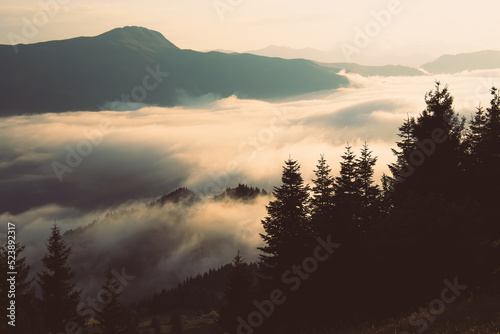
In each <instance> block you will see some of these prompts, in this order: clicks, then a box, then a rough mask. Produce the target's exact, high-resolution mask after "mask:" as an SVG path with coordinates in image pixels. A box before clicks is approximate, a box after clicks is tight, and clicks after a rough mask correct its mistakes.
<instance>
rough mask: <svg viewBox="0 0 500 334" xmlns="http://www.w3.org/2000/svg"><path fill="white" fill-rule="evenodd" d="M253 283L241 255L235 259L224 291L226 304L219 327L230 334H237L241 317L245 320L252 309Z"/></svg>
mask: <svg viewBox="0 0 500 334" xmlns="http://www.w3.org/2000/svg"><path fill="white" fill-rule="evenodd" d="M252 289H253V281H252V277H251V276H250V273H249V272H248V266H247V264H246V263H245V261H244V260H243V258H242V257H241V255H240V252H239V251H238V253H237V254H236V256H235V257H234V259H233V264H232V269H231V272H230V274H229V277H228V281H227V284H226V288H225V290H224V300H225V303H224V305H223V306H222V308H221V310H220V316H219V326H220V327H221V328H222V329H223V330H224V331H225V332H229V333H236V329H237V325H238V321H237V318H238V317H239V316H241V317H243V318H245V317H246V315H247V314H248V313H249V312H250V310H251V307H252V297H253V291H252Z"/></svg>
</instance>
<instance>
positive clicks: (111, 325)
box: [97, 273, 125, 334]
mask: <svg viewBox="0 0 500 334" xmlns="http://www.w3.org/2000/svg"><path fill="white" fill-rule="evenodd" d="M102 289H103V290H105V291H107V300H105V302H104V303H103V305H100V310H98V312H97V320H98V321H99V327H100V328H101V330H102V331H103V333H104V334H119V333H123V332H124V331H125V326H124V325H123V324H124V322H125V319H124V314H125V309H124V307H123V306H122V305H121V303H120V302H119V300H118V298H119V297H120V294H121V293H120V290H121V286H120V283H119V282H118V280H117V279H116V278H115V277H113V275H112V274H111V273H108V274H107V275H106V282H105V283H104V285H103V286H102Z"/></svg>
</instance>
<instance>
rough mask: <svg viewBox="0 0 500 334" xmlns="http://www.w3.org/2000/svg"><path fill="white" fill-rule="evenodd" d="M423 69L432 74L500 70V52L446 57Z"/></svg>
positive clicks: (424, 66)
mask: <svg viewBox="0 0 500 334" xmlns="http://www.w3.org/2000/svg"><path fill="white" fill-rule="evenodd" d="M422 68H423V69H425V70H426V71H428V72H429V73H432V74H440V73H448V74H450V73H459V72H463V71H474V70H487V69H496V68H500V51H493V50H488V51H479V52H472V53H461V54H457V55H444V56H441V57H439V58H438V59H436V60H434V61H432V62H429V63H427V64H425V65H423V66H422Z"/></svg>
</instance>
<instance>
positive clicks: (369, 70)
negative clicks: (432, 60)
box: [318, 63, 424, 77]
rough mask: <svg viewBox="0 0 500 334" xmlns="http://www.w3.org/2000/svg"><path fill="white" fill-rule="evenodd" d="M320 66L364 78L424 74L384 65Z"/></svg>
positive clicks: (415, 70) (334, 64)
mask: <svg viewBox="0 0 500 334" xmlns="http://www.w3.org/2000/svg"><path fill="white" fill-rule="evenodd" d="M318 64H319V65H321V66H324V67H328V68H332V69H337V70H345V71H347V72H353V73H358V74H361V75H364V76H375V75H376V76H383V77H387V76H417V75H424V72H422V71H420V70H418V69H416V68H412V67H407V66H401V65H385V66H364V65H359V64H354V63H318Z"/></svg>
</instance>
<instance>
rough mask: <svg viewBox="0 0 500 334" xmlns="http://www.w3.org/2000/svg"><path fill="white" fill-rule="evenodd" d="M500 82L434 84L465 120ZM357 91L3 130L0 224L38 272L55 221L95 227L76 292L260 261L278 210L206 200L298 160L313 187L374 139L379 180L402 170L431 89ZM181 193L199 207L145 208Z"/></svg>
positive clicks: (274, 176) (406, 86)
mask: <svg viewBox="0 0 500 334" xmlns="http://www.w3.org/2000/svg"><path fill="white" fill-rule="evenodd" d="M499 78H500V71H478V72H472V73H463V74H461V75H458V76H453V77H451V76H442V77H441V78H437V79H440V80H441V81H442V82H443V83H448V84H449V88H450V91H451V93H452V94H453V95H454V96H455V97H456V99H455V107H456V110H457V111H458V112H460V113H461V114H462V115H466V116H467V117H468V116H469V115H470V114H471V113H472V112H474V111H475V107H477V106H478V105H479V103H480V102H481V103H482V105H487V104H488V103H489V99H490V97H489V92H488V90H489V88H490V86H491V85H492V84H494V83H495V82H496V83H498V82H499ZM349 80H350V81H351V82H353V83H354V87H352V88H343V89H339V90H337V91H332V92H322V93H321V94H316V95H314V94H311V95H309V96H307V97H300V98H295V99H288V100H286V101H274V102H262V101H254V100H239V99H237V98H236V97H230V98H227V99H222V100H213V99H209V98H207V99H206V101H200V100H197V101H192V103H190V104H189V103H188V102H189V101H186V103H187V104H189V105H190V106H189V107H187V106H186V107H176V108H157V107H145V108H142V109H140V110H137V111H128V112H114V111H102V112H99V113H95V112H75V113H65V114H42V115H34V116H19V117H10V118H3V119H1V122H0V198H1V199H2V200H1V201H0V221H4V222H6V221H13V222H15V223H17V226H18V239H19V241H20V242H21V243H23V244H26V245H27V248H26V252H25V255H26V256H27V257H28V260H29V261H30V262H31V263H32V264H33V265H34V268H35V269H38V268H39V267H40V262H39V261H40V258H41V257H42V255H43V252H44V242H45V240H46V238H47V237H48V233H49V230H50V226H51V224H52V223H53V221H54V220H55V219H57V221H58V222H60V224H61V225H62V227H63V230H68V229H70V228H76V227H79V226H81V227H83V226H86V225H88V224H90V223H91V222H93V221H95V220H96V219H99V224H98V225H95V226H96V227H95V228H93V229H88V230H87V232H85V233H86V234H85V238H86V240H88V243H87V244H85V245H83V244H80V243H79V242H76V240H73V241H72V242H73V247H74V263H75V270H76V271H77V273H78V280H79V284H80V286H81V287H94V288H95V287H97V286H98V285H99V284H101V282H100V280H101V277H100V275H99V274H98V273H101V272H104V271H106V270H109V269H110V268H116V269H121V267H123V266H125V265H126V264H127V265H128V266H129V267H130V271H131V272H132V271H134V270H135V273H136V274H137V275H139V276H141V277H142V279H141V280H140V281H137V282H138V283H137V285H138V287H139V286H140V288H141V289H142V290H144V291H148V292H151V290H154V289H156V288H158V287H165V286H167V285H172V284H175V283H176V282H177V281H178V280H179V279H182V278H184V277H185V276H186V275H192V274H196V273H197V272H200V271H203V270H206V269H209V268H211V267H216V266H219V265H221V264H223V263H226V262H228V261H229V260H230V259H231V257H232V256H233V255H234V253H235V251H236V250H237V249H241V250H242V251H244V252H245V253H246V256H247V257H248V258H249V259H250V260H255V259H256V257H257V251H256V247H257V246H258V245H259V244H260V242H261V241H260V238H259V236H258V233H259V231H260V230H261V224H260V219H262V218H263V217H264V216H265V215H266V211H265V205H266V204H267V203H268V201H269V198H266V197H262V198H260V199H259V200H258V201H256V202H254V203H247V204H243V203H234V202H226V203H220V202H213V201H211V200H210V197H211V196H212V195H214V194H217V193H220V192H221V191H222V190H223V189H224V188H226V187H234V186H236V185H237V184H238V183H246V184H249V185H251V186H258V187H260V188H265V189H267V190H272V187H273V186H275V185H279V183H280V177H281V166H282V164H283V161H284V160H286V159H287V158H288V157H289V156H290V155H291V156H292V158H294V159H298V160H299V161H300V163H301V164H302V172H303V176H304V178H305V180H306V182H310V180H311V178H312V177H313V170H314V169H315V165H316V161H317V159H318V158H319V156H320V154H325V157H326V159H327V160H328V162H329V163H330V165H331V166H332V169H333V172H334V173H335V174H337V173H338V170H339V166H338V162H339V160H340V155H341V154H342V152H343V150H344V146H345V145H346V142H349V143H350V144H352V145H353V146H354V149H355V151H356V152H358V151H359V147H360V146H361V145H362V144H363V142H364V141H367V143H368V144H369V145H370V148H371V149H372V150H373V151H374V154H375V155H376V156H379V163H378V165H377V177H380V176H381V173H382V172H387V167H386V165H387V163H390V162H392V161H393V157H392V154H391V151H390V148H391V147H394V146H395V145H394V141H395V140H396V139H397V136H396V134H397V128H398V126H399V125H400V124H401V123H402V121H403V119H405V118H406V116H407V114H410V115H411V114H418V113H419V112H421V111H422V110H423V108H424V107H425V103H424V96H425V93H426V92H427V91H429V90H430V89H432V88H433V86H434V80H435V78H431V77H416V78H415V77H411V78H406V77H398V78H378V77H370V78H366V77H361V76H357V75H352V74H351V75H349ZM186 99H187V98H186ZM182 186H185V187H188V188H190V189H192V190H194V191H196V192H198V193H199V194H201V195H202V198H203V200H202V201H201V202H199V203H198V204H196V205H195V206H193V207H185V206H183V205H178V206H176V205H167V206H166V207H163V208H156V209H146V208H145V207H144V204H145V203H146V202H147V201H148V200H151V199H153V198H155V197H158V196H160V195H162V194H165V193H168V192H170V191H172V190H174V189H176V188H178V187H182ZM111 211H113V212H125V213H116V214H113V215H107V213H108V212H111ZM97 226H98V227H97ZM136 250H137V251H136ZM104 255H105V256H104ZM134 256H136V257H134ZM131 258H134V261H128V262H127V259H129V260H130V259H131ZM146 264H147V265H146ZM146 267H147V268H149V270H148V271H147V272H146V271H144V268H146ZM165 277H166V278H165Z"/></svg>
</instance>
